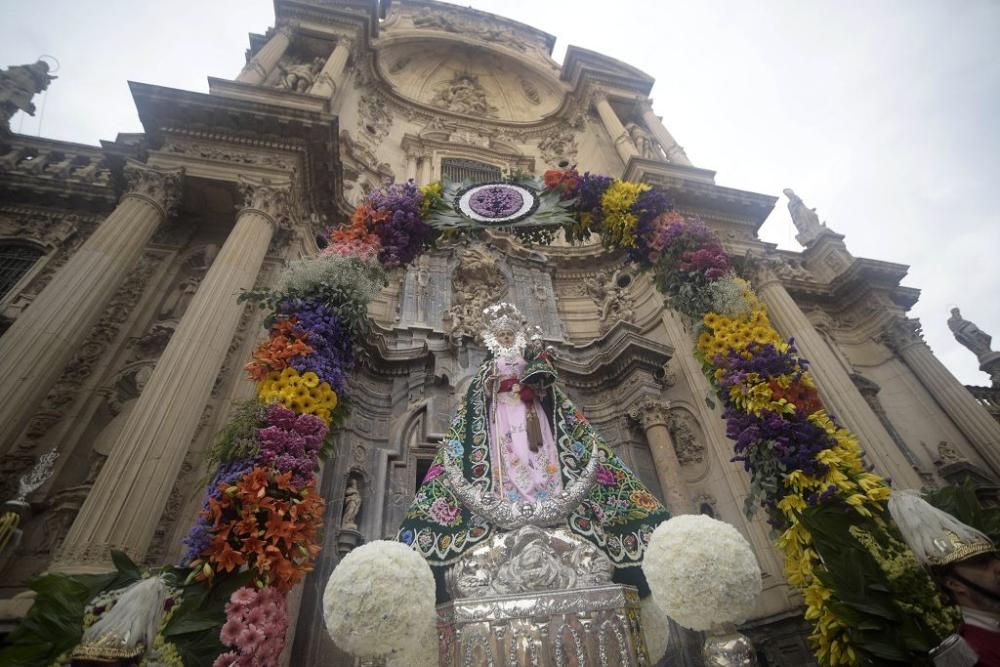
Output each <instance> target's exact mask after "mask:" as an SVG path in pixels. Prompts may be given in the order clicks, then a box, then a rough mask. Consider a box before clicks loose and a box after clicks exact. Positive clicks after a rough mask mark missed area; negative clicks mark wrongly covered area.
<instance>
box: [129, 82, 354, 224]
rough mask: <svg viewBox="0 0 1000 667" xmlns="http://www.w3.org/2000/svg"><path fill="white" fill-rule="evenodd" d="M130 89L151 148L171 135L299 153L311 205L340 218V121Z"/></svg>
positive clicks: (144, 87)
mask: <svg viewBox="0 0 1000 667" xmlns="http://www.w3.org/2000/svg"><path fill="white" fill-rule="evenodd" d="M129 85H130V88H131V90H132V96H133V98H134V99H135V104H136V109H137V110H138V112H139V120H140V121H141V122H142V124H143V127H144V128H145V130H146V137H147V141H148V142H149V144H150V145H151V146H152V147H154V148H155V147H159V146H160V145H162V143H163V141H164V135H165V134H167V133H168V131H169V133H170V134H176V133H179V132H180V133H186V134H189V135H190V136H203V137H206V138H210V139H213V140H215V141H217V142H220V143H231V144H233V145H234V147H235V148H238V149H240V150H246V149H247V147H251V146H261V147H265V148H280V149H283V150H286V151H294V152H296V153H299V154H301V155H302V156H303V160H302V173H300V174H297V175H296V183H297V184H298V185H299V186H300V188H301V191H302V192H303V193H305V196H306V197H308V205H309V206H310V207H311V208H312V209H313V211H315V212H316V213H319V214H321V215H327V216H328V217H330V218H331V219H332V218H333V217H335V216H336V215H337V212H338V208H337V201H338V199H339V197H340V190H341V184H340V154H339V146H338V140H337V133H338V129H337V120H336V118H335V117H333V116H330V115H328V114H325V113H322V112H319V111H315V110H309V109H301V108H293V107H288V106H282V105H277V104H269V103H262V102H259V101H257V102H255V101H253V100H247V99H237V98H234V97H224V96H221V95H206V94H204V93H193V92H188V91H180V90H174V89H171V88H164V87H161V86H150V85H148V84H141V83H135V82H131V83H130V84H129ZM246 85H249V84H246Z"/></svg>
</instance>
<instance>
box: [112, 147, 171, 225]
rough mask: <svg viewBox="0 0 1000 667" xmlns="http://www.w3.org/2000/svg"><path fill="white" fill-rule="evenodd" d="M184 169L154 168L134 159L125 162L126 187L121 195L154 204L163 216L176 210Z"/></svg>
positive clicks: (167, 216) (165, 216)
mask: <svg viewBox="0 0 1000 667" xmlns="http://www.w3.org/2000/svg"><path fill="white" fill-rule="evenodd" d="M183 179H184V169H183V168H179V169H156V168H155V167H150V166H149V165H146V164H143V163H141V162H138V161H136V160H132V159H129V160H127V161H126V162H125V181H126V184H127V185H126V188H125V193H124V194H123V195H122V197H123V198H124V197H135V198H138V199H142V200H143V201H145V202H147V203H149V204H151V205H153V206H155V207H156V208H157V209H159V211H160V214H161V215H162V216H163V217H164V218H169V217H170V216H171V215H173V214H174V213H175V212H176V211H177V206H178V204H180V200H181V186H182V183H183Z"/></svg>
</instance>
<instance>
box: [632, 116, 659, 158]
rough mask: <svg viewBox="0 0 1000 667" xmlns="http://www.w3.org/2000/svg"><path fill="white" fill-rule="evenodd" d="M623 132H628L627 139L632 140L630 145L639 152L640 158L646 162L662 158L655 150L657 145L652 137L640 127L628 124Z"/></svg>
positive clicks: (635, 124)
mask: <svg viewBox="0 0 1000 667" xmlns="http://www.w3.org/2000/svg"><path fill="white" fill-rule="evenodd" d="M625 131H626V132H628V136H629V138H631V139H632V143H633V144H635V149H636V150H637V151H639V155H640V156H641V157H644V158H646V159H647V160H660V159H662V158H663V156H662V155H660V154H659V150H657V149H658V144H657V143H656V140H655V139H653V135H651V134H650V133H649V131H648V130H646V128H644V127H643V126H642V125H639V124H638V123H629V124H627V125H626V126H625Z"/></svg>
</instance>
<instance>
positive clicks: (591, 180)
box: [576, 171, 614, 229]
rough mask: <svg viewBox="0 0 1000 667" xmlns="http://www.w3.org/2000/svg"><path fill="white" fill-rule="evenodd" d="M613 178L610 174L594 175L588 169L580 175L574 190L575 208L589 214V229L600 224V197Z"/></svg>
mask: <svg viewBox="0 0 1000 667" xmlns="http://www.w3.org/2000/svg"><path fill="white" fill-rule="evenodd" d="M613 180H614V179H613V178H611V177H610V176H596V175H594V174H591V173H590V172H589V171H588V172H587V173H585V174H584V175H583V176H581V177H580V184H579V187H578V188H577V190H576V208H577V210H579V211H580V212H581V213H590V214H591V216H592V221H591V225H590V226H591V229H598V228H599V227H600V225H601V220H602V217H603V216H602V213H601V211H602V210H603V209H602V208H601V197H603V196H604V191H605V190H607V189H608V186H610V185H611V183H612V181H613Z"/></svg>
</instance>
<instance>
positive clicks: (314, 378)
mask: <svg viewBox="0 0 1000 667" xmlns="http://www.w3.org/2000/svg"><path fill="white" fill-rule="evenodd" d="M302 384H304V385H305V386H307V387H309V388H310V389H311V388H312V387H315V386H318V385H319V376H318V375H316V374H315V373H313V372H312V371H306V372H305V373H303V374H302Z"/></svg>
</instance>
